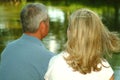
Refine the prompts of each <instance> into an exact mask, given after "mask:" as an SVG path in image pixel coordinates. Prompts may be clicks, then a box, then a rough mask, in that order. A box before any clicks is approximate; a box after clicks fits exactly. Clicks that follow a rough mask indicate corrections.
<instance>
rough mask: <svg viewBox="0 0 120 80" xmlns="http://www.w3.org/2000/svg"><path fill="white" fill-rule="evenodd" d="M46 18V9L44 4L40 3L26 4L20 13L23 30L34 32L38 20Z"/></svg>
mask: <svg viewBox="0 0 120 80" xmlns="http://www.w3.org/2000/svg"><path fill="white" fill-rule="evenodd" d="M47 18H48V11H47V8H46V6H45V5H43V4H41V3H31V4H27V5H26V6H25V7H24V8H23V9H22V11H21V13H20V19H21V24H22V28H23V32H31V33H34V32H36V31H37V29H38V28H39V24H40V22H41V21H44V20H47Z"/></svg>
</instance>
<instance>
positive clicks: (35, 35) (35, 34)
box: [24, 32, 42, 40]
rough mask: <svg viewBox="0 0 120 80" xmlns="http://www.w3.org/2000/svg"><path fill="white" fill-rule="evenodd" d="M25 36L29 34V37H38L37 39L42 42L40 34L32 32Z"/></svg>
mask: <svg viewBox="0 0 120 80" xmlns="http://www.w3.org/2000/svg"><path fill="white" fill-rule="evenodd" d="M24 34H27V35H29V36H33V37H36V38H38V39H40V40H42V37H41V36H40V34H39V35H38V34H37V33H30V32H25V33H24Z"/></svg>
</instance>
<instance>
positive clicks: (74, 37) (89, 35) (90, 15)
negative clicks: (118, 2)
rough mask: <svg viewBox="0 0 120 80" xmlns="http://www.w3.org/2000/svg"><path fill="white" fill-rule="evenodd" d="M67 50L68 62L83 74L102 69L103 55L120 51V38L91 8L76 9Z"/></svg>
mask: <svg viewBox="0 0 120 80" xmlns="http://www.w3.org/2000/svg"><path fill="white" fill-rule="evenodd" d="M67 31H68V32H67V33H68V34H67V36H68V40H67V43H66V48H65V51H67V52H68V53H69V56H68V57H66V58H65V60H66V61H67V63H68V64H69V65H70V66H71V67H72V68H73V69H74V70H75V71H79V72H80V73H82V74H86V73H90V72H91V71H100V70H101V67H98V64H102V60H104V58H103V55H105V54H108V55H110V53H112V52H119V51H120V38H119V37H118V35H117V33H113V32H110V31H109V30H108V29H107V28H106V27H105V26H104V24H103V23H102V21H101V19H100V18H99V16H98V15H97V14H96V13H95V12H93V11H91V10H89V9H80V10H77V11H75V12H74V13H73V14H72V15H71V16H70V18H69V27H68V30H67Z"/></svg>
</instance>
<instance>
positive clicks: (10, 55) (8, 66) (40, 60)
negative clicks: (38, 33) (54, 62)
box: [0, 34, 53, 80]
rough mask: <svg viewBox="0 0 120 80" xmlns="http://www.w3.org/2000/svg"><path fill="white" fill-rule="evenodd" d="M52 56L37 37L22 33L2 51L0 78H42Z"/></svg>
mask: <svg viewBox="0 0 120 80" xmlns="http://www.w3.org/2000/svg"><path fill="white" fill-rule="evenodd" d="M52 56H53V53H51V52H50V51H48V50H47V49H46V48H45V47H44V45H43V44H42V42H41V41H40V40H39V39H37V38H35V37H32V36H28V35H26V34H23V35H22V37H21V38H20V39H18V40H15V41H13V42H11V43H10V44H8V45H7V47H6V48H5V49H4V51H3V52H2V55H1V66H0V80H44V74H45V72H46V71H47V67H48V63H49V60H50V58H51V57H52Z"/></svg>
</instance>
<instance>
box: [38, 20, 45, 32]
mask: <svg viewBox="0 0 120 80" xmlns="http://www.w3.org/2000/svg"><path fill="white" fill-rule="evenodd" d="M39 30H40V31H42V32H43V31H44V30H45V23H44V22H43V21H42V22H41V23H40V25H39Z"/></svg>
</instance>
